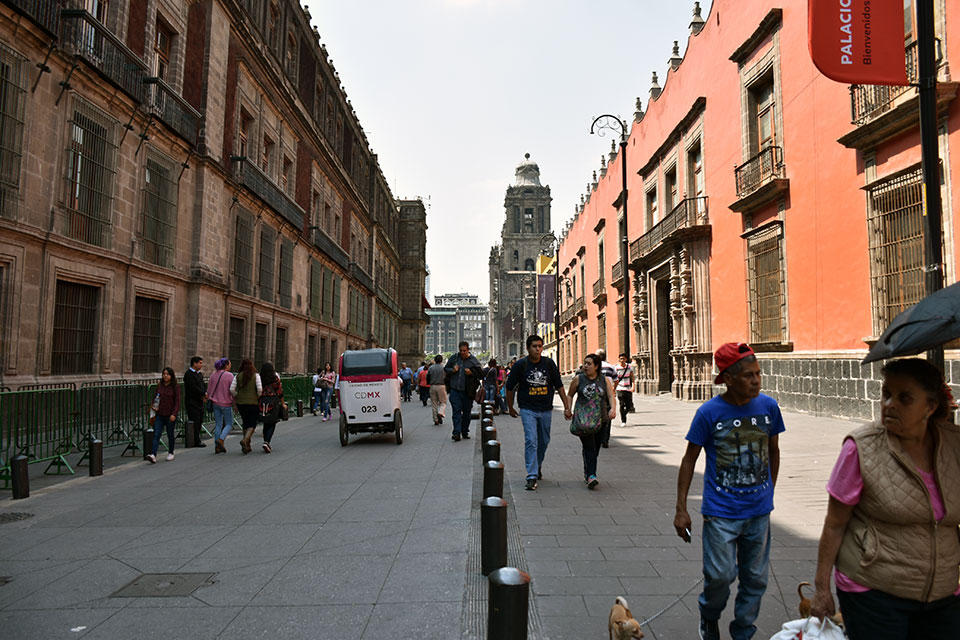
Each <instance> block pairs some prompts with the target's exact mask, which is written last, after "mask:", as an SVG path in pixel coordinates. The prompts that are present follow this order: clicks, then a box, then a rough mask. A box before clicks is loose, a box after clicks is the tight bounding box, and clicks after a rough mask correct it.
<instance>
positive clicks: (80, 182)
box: [59, 97, 117, 247]
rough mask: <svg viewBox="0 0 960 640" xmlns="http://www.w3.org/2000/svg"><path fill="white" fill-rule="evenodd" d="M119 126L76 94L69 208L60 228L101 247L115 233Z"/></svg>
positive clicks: (68, 175)
mask: <svg viewBox="0 0 960 640" xmlns="http://www.w3.org/2000/svg"><path fill="white" fill-rule="evenodd" d="M116 128H117V127H116V121H115V120H113V119H112V118H110V117H109V116H108V115H107V114H106V113H104V112H103V111H100V110H99V109H97V108H96V107H94V106H93V105H91V104H90V103H88V102H86V101H85V100H82V99H80V98H76V97H75V98H74V105H73V113H72V116H71V118H70V135H69V136H68V139H69V145H68V146H67V149H66V153H67V161H66V163H65V165H66V176H65V182H66V195H65V198H64V205H65V206H66V209H67V210H66V212H65V215H64V217H63V219H62V220H61V226H60V229H59V231H60V233H62V234H63V235H65V236H69V237H71V238H73V239H74V240H79V241H80V242H86V243H88V244H93V245H96V246H98V247H108V246H109V245H110V241H111V237H112V233H111V229H110V225H111V215H110V214H111V210H112V208H113V178H114V175H115V173H116V167H117V143H116Z"/></svg>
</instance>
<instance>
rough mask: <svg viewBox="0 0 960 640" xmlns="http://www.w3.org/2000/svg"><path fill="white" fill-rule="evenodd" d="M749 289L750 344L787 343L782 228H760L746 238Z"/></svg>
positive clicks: (771, 226)
mask: <svg viewBox="0 0 960 640" xmlns="http://www.w3.org/2000/svg"><path fill="white" fill-rule="evenodd" d="M747 286H748V287H749V291H750V340H751V342H783V341H784V340H786V328H787V313H786V307H787V305H786V302H787V299H786V281H785V269H784V259H783V227H782V226H781V225H779V224H773V225H770V226H767V227H761V228H760V230H758V231H757V232H755V233H753V234H751V235H749V236H747Z"/></svg>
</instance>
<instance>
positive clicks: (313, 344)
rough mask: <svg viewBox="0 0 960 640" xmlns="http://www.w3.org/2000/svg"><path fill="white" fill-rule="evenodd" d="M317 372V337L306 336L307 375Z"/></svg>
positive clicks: (312, 335)
mask: <svg viewBox="0 0 960 640" xmlns="http://www.w3.org/2000/svg"><path fill="white" fill-rule="evenodd" d="M316 370H317V336H316V335H314V334H312V333H311V334H310V335H308V336H307V373H311V372H313V371H316Z"/></svg>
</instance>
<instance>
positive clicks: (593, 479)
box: [587, 476, 600, 489]
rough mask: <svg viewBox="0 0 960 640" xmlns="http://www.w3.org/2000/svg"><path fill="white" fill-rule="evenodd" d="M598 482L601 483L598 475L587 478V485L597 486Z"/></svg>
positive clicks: (592, 487)
mask: <svg viewBox="0 0 960 640" xmlns="http://www.w3.org/2000/svg"><path fill="white" fill-rule="evenodd" d="M598 484H600V481H599V480H597V476H590V477H589V478H587V486H588V487H590V488H591V489H594V488H596V486H597V485H598Z"/></svg>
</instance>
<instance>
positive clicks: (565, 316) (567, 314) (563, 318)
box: [560, 306, 573, 324]
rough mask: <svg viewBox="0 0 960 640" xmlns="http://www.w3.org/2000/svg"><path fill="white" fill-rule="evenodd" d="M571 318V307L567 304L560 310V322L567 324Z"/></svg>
mask: <svg viewBox="0 0 960 640" xmlns="http://www.w3.org/2000/svg"><path fill="white" fill-rule="evenodd" d="M572 318H573V307H572V306H569V307H567V308H565V309H563V310H562V311H561V312H560V324H567V323H568V322H570V320H571V319H572Z"/></svg>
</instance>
